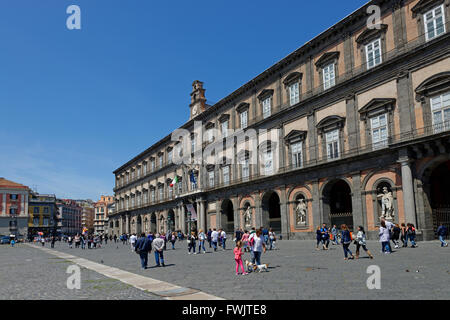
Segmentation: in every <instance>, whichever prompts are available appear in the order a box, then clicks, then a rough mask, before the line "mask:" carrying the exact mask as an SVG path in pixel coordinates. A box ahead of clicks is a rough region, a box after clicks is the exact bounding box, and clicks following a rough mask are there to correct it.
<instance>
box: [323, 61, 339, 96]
mask: <svg viewBox="0 0 450 320" xmlns="http://www.w3.org/2000/svg"><path fill="white" fill-rule="evenodd" d="M335 78H336V76H335V72H334V63H332V64H329V65H327V66H326V67H325V68H323V89H324V90H327V89H329V88H331V87H332V86H334V85H335V84H336V81H335Z"/></svg>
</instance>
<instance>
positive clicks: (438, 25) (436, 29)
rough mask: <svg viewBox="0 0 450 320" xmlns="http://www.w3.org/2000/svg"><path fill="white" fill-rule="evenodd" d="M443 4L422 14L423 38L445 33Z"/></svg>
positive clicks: (431, 37) (428, 38)
mask: <svg viewBox="0 0 450 320" xmlns="http://www.w3.org/2000/svg"><path fill="white" fill-rule="evenodd" d="M444 19H445V18H444V6H443V5H440V6H439V7H437V8H434V9H433V10H430V11H428V12H427V13H425V14H424V15H423V22H424V24H425V38H426V40H427V41H429V40H432V39H434V38H436V37H438V36H440V35H441V34H443V33H445V21H444Z"/></svg>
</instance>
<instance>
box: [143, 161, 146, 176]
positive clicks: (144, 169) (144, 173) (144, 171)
mask: <svg viewBox="0 0 450 320" xmlns="http://www.w3.org/2000/svg"><path fill="white" fill-rule="evenodd" d="M146 174H147V162H146V163H144V165H143V173H142V175H144V176H145V175H146Z"/></svg>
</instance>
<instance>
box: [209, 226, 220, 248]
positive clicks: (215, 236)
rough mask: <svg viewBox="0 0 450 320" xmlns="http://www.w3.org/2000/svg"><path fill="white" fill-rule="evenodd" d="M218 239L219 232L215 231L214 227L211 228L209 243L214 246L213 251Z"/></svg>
mask: <svg viewBox="0 0 450 320" xmlns="http://www.w3.org/2000/svg"><path fill="white" fill-rule="evenodd" d="M218 241H219V232H217V231H216V228H213V231H212V233H211V243H212V246H213V248H214V251H217V242H218Z"/></svg>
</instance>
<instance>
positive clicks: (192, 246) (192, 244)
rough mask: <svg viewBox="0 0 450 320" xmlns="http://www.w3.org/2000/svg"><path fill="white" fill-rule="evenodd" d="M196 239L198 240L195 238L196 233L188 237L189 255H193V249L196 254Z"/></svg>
mask: <svg viewBox="0 0 450 320" xmlns="http://www.w3.org/2000/svg"><path fill="white" fill-rule="evenodd" d="M196 239H197V237H196V236H195V232H194V231H192V232H191V234H190V235H188V237H187V243H188V250H189V253H188V254H191V249H192V251H193V253H194V254H196V253H195V240H196Z"/></svg>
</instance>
